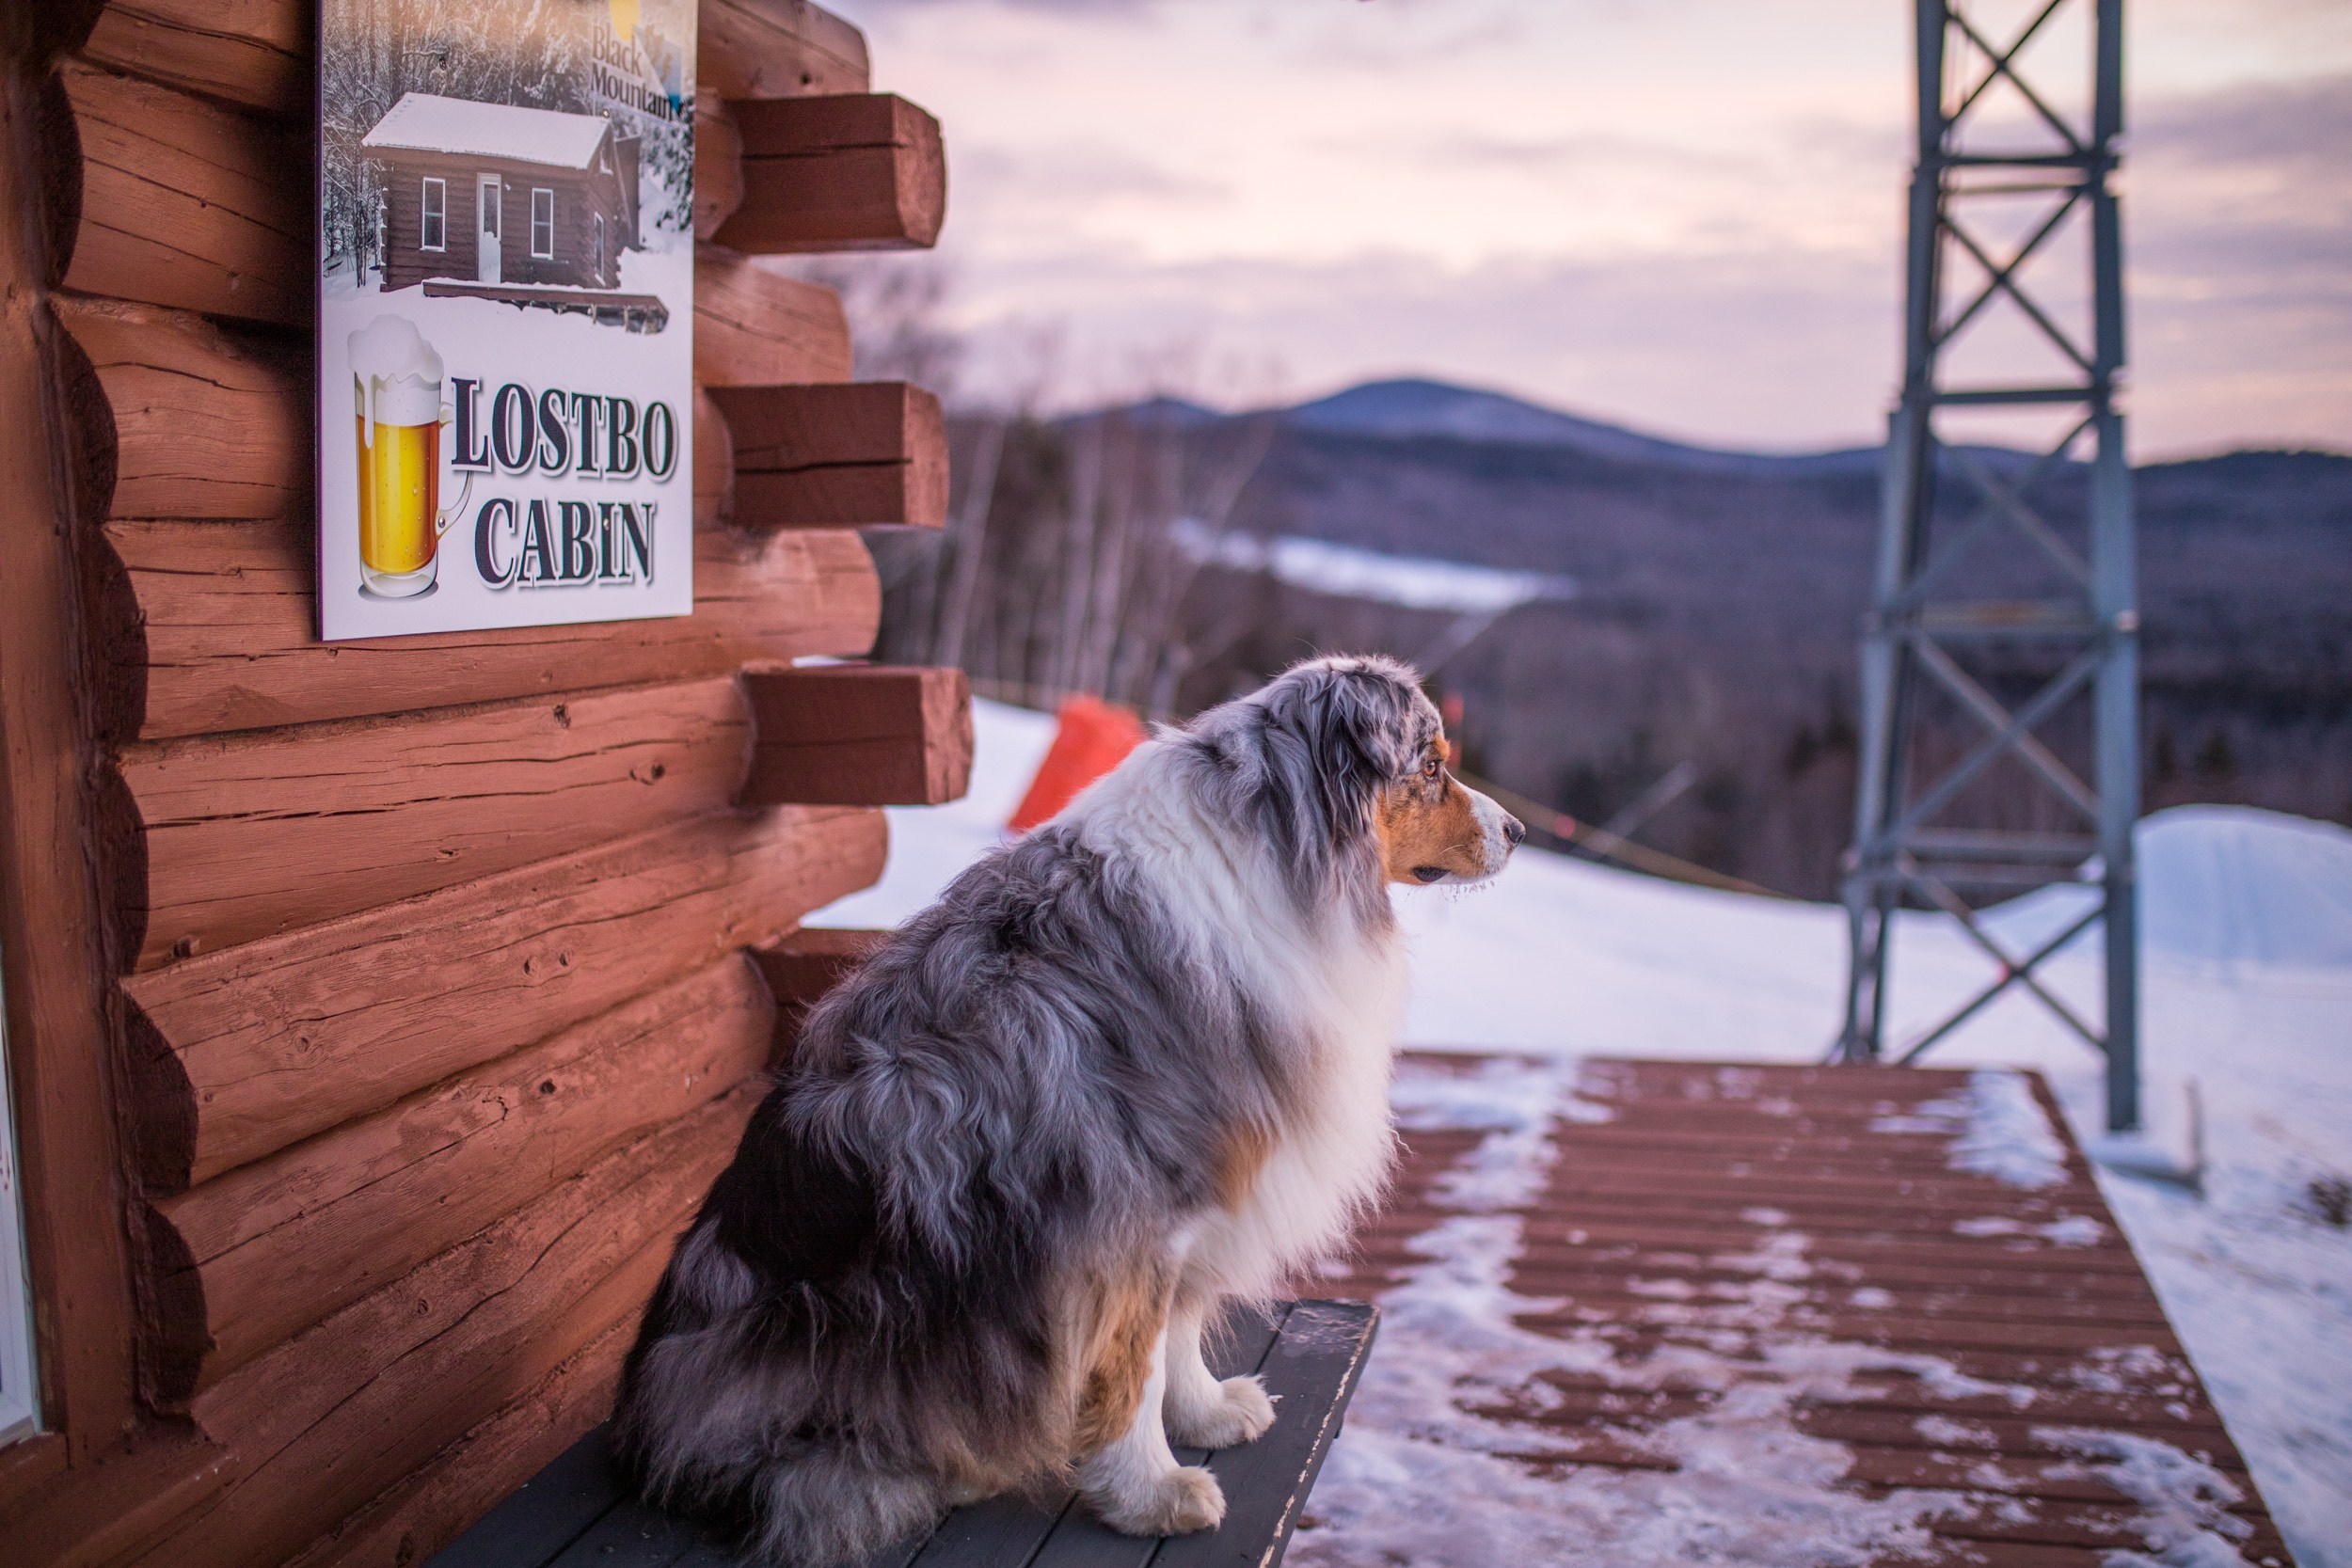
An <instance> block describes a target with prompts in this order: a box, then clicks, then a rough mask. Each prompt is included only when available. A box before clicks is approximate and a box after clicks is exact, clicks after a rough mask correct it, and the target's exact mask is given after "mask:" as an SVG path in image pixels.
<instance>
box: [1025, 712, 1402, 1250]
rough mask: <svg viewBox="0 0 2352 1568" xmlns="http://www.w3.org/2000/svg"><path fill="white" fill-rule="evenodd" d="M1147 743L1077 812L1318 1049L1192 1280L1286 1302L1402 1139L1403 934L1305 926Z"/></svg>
mask: <svg viewBox="0 0 2352 1568" xmlns="http://www.w3.org/2000/svg"><path fill="white" fill-rule="evenodd" d="M1150 752H1152V747H1146V748H1145V749H1144V751H1142V752H1138V753H1137V754H1136V756H1135V757H1134V758H1132V759H1130V762H1129V763H1128V765H1127V766H1125V767H1123V768H1120V770H1119V771H1118V772H1117V773H1115V774H1113V775H1112V776H1111V777H1109V778H1107V779H1105V780H1104V781H1103V782H1102V783H1101V784H1097V785H1096V786H1095V787H1094V789H1092V790H1090V791H1089V792H1088V794H1087V795H1086V796H1084V797H1082V798H1081V800H1079V801H1078V802H1077V803H1076V804H1075V805H1074V806H1073V808H1072V810H1071V813H1070V814H1069V815H1070V818H1071V819H1072V820H1073V821H1074V822H1075V823H1076V824H1077V825H1079V826H1080V829H1081V832H1083V833H1084V835H1085V836H1086V838H1087V839H1088V840H1089V842H1091V843H1094V844H1096V845H1097V846H1098V847H1101V848H1103V849H1104V850H1105V851H1108V852H1115V853H1118V854H1120V855H1121V856H1122V857H1124V858H1126V859H1127V860H1128V861H1129V862H1130V863H1133V864H1136V866H1138V867H1139V868H1140V869H1143V870H1144V871H1145V872H1146V873H1147V874H1148V875H1150V876H1151V877H1152V879H1153V880H1154V881H1156V882H1158V883H1159V884H1160V886H1161V888H1162V889H1163V891H1164V893H1165V894H1166V895H1167V897H1168V903H1169V906H1170V909H1171V911H1172V912H1174V913H1175V914H1176V916H1177V918H1178V919H1179V920H1180V921H1182V922H1184V924H1186V925H1188V926H1189V927H1191V930H1190V932H1189V935H1190V936H1191V938H1192V939H1193V941H1194V942H1197V943H1198V944H1199V946H1200V950H1201V951H1202V952H1203V954H1204V955H1209V954H1213V955H1214V963H1213V964H1212V965H1211V966H1210V967H1212V968H1214V969H1216V970H1217V971H1219V972H1221V973H1225V974H1232V975H1233V976H1234V979H1235V981H1236V982H1237V983H1238V984H1240V985H1241V986H1243V987H1245V988H1246V989H1247V990H1249V991H1250V992H1251V993H1252V995H1253V997H1254V999H1255V1000H1256V1002H1257V1004H1258V1006H1261V1007H1263V1008H1264V1009H1265V1010H1266V1011H1268V1012H1270V1013H1272V1014H1274V1015H1276V1016H1278V1017H1279V1018H1281V1019H1282V1020H1283V1021H1284V1022H1285V1023H1286V1024H1287V1025H1288V1029H1287V1031H1286V1032H1289V1033H1291V1034H1293V1035H1294V1036H1295V1037H1301V1038H1303V1039H1305V1040H1307V1041H1309V1042H1311V1044H1310V1047H1309V1061H1308V1063H1307V1072H1306V1074H1305V1082H1304V1088H1303V1092H1301V1093H1297V1094H1295V1096H1291V1097H1288V1098H1289V1099H1290V1100H1291V1101H1292V1103H1291V1104H1290V1106H1289V1107H1288V1111H1289V1114H1287V1115H1286V1116H1285V1117H1284V1118H1283V1124H1282V1125H1281V1126H1280V1127H1279V1129H1278V1132H1277V1136H1276V1139H1275V1142H1274V1144H1273V1146H1272V1147H1271V1148H1269V1149H1268V1150H1267V1151H1266V1157H1265V1160H1264V1162H1263V1164H1262V1165H1260V1167H1259V1169H1258V1171H1257V1173H1256V1176H1255V1178H1254V1180H1252V1181H1251V1182H1250V1184H1249V1186H1248V1190H1247V1192H1246V1194H1245V1195H1244V1196H1242V1198H1241V1200H1240V1201H1239V1202H1238V1203H1236V1204H1234V1205H1233V1206H1232V1208H1231V1209H1230V1210H1228V1211H1224V1212H1218V1213H1216V1214H1214V1215H1211V1216H1209V1217H1208V1218H1207V1219H1206V1220H1205V1221H1204V1222H1203V1227H1202V1228H1201V1230H1200V1232H1198V1233H1197V1234H1196V1236H1195V1239H1194V1242H1193V1244H1192V1248H1191V1251H1190V1254H1189V1259H1188V1262H1187V1269H1188V1272H1191V1273H1193V1274H1194V1275H1196V1276H1197V1277H1200V1279H1201V1280H1202V1282H1203V1283H1209V1284H1213V1286H1214V1288H1215V1289H1216V1290H1218V1291H1222V1292H1225V1293H1231V1294H1238V1295H1259V1296H1262V1295H1266V1294H1270V1293H1271V1292H1272V1291H1274V1290H1275V1289H1276V1288H1277V1287H1278V1286H1279V1284H1280V1283H1281V1281H1282V1278H1283V1276H1284V1275H1285V1274H1287V1273H1289V1272H1290V1271H1293V1270H1295V1269H1296V1268H1298V1267H1299V1266H1301V1265H1303V1264H1306V1263H1309V1262H1311V1261H1312V1260H1313V1259H1316V1258H1317V1257H1319V1256H1321V1255H1322V1254H1324V1253H1325V1252H1327V1250H1329V1249H1330V1248H1331V1247H1332V1246H1333V1245H1334V1244H1335V1243H1337V1242H1338V1241H1339V1240H1340V1238H1341V1236H1342V1234H1343V1232H1344V1231H1345V1229H1346V1227H1347V1226H1348V1224H1349V1222H1350V1221H1351V1220H1352V1219H1354V1218H1355V1216H1356V1215H1357V1214H1358V1212H1359V1211H1360V1210H1361V1209H1362V1207H1363V1206H1364V1205H1365V1204H1366V1203H1367V1202H1368V1201H1369V1200H1370V1199H1371V1198H1372V1197H1373V1196H1375V1194H1376V1192H1377V1190H1378V1188H1379V1185H1380V1182H1381V1180H1382V1178H1383V1176H1384V1175H1385V1173H1386V1171H1387V1168H1388V1162H1389V1156H1390V1150H1391V1147H1392V1143H1393V1139H1392V1135H1391V1131H1390V1123H1389V1075H1390V1070H1391V1060H1392V1056H1393V1053H1394V1049H1395V1042H1396V1037H1397V1032H1398V1029H1399V1026H1400V1024H1401V1022H1402V1021H1403V1014H1404V1002H1405V983H1406V967H1405V953H1404V948H1403V942H1402V938H1401V936H1400V935H1399V934H1398V933H1396V932H1395V931H1394V930H1393V929H1386V930H1380V931H1375V932H1370V933H1358V932H1356V931H1354V930H1352V929H1351V930H1343V929H1339V928H1337V927H1340V926H1341V925H1343V924H1345V923H1343V922H1342V921H1341V920H1340V919H1339V918H1338V917H1337V916H1336V914H1335V918H1334V921H1333V928H1327V929H1322V930H1317V929H1311V928H1309V927H1306V926H1304V925H1302V923H1301V922H1300V921H1299V920H1298V918H1297V916H1296V914H1295V912H1294V910H1293V906H1292V905H1291V901H1290V899H1289V897H1288V895H1286V894H1285V893H1284V892H1283V891H1282V889H1281V888H1279V886H1277V885H1274V884H1273V882H1272V879H1271V877H1270V875H1269V874H1268V872H1267V871H1266V870H1265V869H1264V867H1263V861H1262V859H1261V857H1260V855H1259V854H1258V853H1257V847H1256V846H1248V845H1233V844H1230V843H1226V842H1224V841H1223V836H1222V833H1221V832H1220V830H1219V828H1218V826H1217V825H1216V824H1215V823H1212V822H1210V821H1208V820H1206V819H1205V818H1204V817H1203V816H1201V815H1200V813H1199V812H1198V811H1197V810H1195V809H1194V807H1193V805H1192V803H1191V801H1190V800H1189V799H1188V798H1187V797H1186V796H1185V794H1184V790H1183V788H1182V787H1181V785H1180V784H1178V783H1177V781H1175V780H1174V779H1172V778H1170V777H1168V774H1167V772H1166V770H1165V769H1164V768H1160V767H1157V766H1154V764H1155V763H1157V762H1158V761H1159V760H1160V759H1159V758H1157V757H1153V756H1152V755H1150V754H1149V753H1150Z"/></svg>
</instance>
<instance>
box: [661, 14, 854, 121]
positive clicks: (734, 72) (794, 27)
mask: <svg viewBox="0 0 2352 1568" xmlns="http://www.w3.org/2000/svg"><path fill="white" fill-rule="evenodd" d="M698 19H699V22H700V26H699V28H698V30H697V40H698V42H699V46H700V47H699V53H698V55H697V57H696V61H695V74H696V75H697V76H699V77H700V78H701V80H702V90H703V91H704V92H708V93H714V94H716V95H717V96H719V97H721V98H795V97H799V96H801V95H803V94H807V93H844V92H864V91H866V86H867V83H868V81H869V79H870V77H871V66H870V64H869V62H868V60H867V56H866V35H865V34H864V33H861V32H860V31H858V30H857V28H855V27H853V26H851V25H850V24H849V23H847V22H844V21H843V20H842V19H841V18H839V17H837V16H835V15H834V14H833V13H832V12H831V11H829V10H826V9H824V8H822V7H819V6H812V5H810V4H809V3H808V0H702V5H701V8H700V11H699V18H698Z"/></svg>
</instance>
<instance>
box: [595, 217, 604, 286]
mask: <svg viewBox="0 0 2352 1568" xmlns="http://www.w3.org/2000/svg"><path fill="white" fill-rule="evenodd" d="M596 281H597V282H599V283H601V282H603V281H604V214H602V213H598V214H596Z"/></svg>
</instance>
